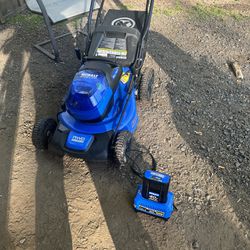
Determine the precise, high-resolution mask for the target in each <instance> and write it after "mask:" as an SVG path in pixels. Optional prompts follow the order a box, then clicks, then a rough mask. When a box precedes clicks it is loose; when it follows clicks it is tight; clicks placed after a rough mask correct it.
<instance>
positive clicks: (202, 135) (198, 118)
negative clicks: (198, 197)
mask: <svg viewBox="0 0 250 250" xmlns="http://www.w3.org/2000/svg"><path fill="white" fill-rule="evenodd" d="M150 39H151V42H150V43H149V46H148V52H149V54H150V55H151V56H152V58H153V59H154V60H155V61H156V62H157V63H158V64H159V66H160V67H161V68H162V69H163V70H164V71H165V73H166V74H167V75H168V76H169V77H170V78H171V79H172V81H171V83H169V84H168V87H167V89H166V91H167V92H168V94H169V97H170V100H171V104H172V108H173V120H174V122H175V126H176V128H177V130H178V132H179V133H180V135H181V136H182V137H183V138H184V140H185V141H186V143H187V144H188V145H189V146H190V147H191V149H192V150H193V151H194V152H195V153H197V154H198V155H200V156H201V157H202V158H204V159H205V160H206V161H208V162H209V163H210V164H211V165H212V167H213V171H214V173H215V174H216V175H217V176H218V177H219V178H220V180H221V182H222V183H223V184H224V186H225V189H226V191H227V194H228V197H229V198H230V200H231V204H232V206H233V207H234V210H235V212H236V214H237V215H238V217H239V218H240V219H241V221H243V222H244V223H246V224H247V225H248V226H250V224H249V221H250V218H249V213H247V211H248V205H247V204H249V194H250V193H249V186H248V185H249V160H250V155H249V152H250V151H249V137H250V132H249V131H250V127H249V124H250V113H249V105H250V104H249V100H250V90H249V88H245V87H243V86H240V85H236V84H235V83H234V82H233V80H232V79H230V78H229V76H227V75H225V73H223V72H221V71H220V70H219V69H218V68H216V67H215V66H214V65H213V64H212V63H210V62H208V60H207V59H206V58H205V57H201V58H200V60H197V61H196V60H194V59H193V58H192V56H191V55H189V54H187V53H185V52H184V51H183V50H182V49H180V48H179V47H178V46H176V45H175V44H173V43H172V42H170V41H169V40H168V39H167V38H166V37H164V36H163V35H162V34H160V33H157V32H151V34H150ZM163 51H164V53H163ZM197 132H198V133H197ZM219 166H222V167H223V168H225V169H224V170H222V169H223V168H222V167H219ZM239 199H240V200H239ZM237 201H238V203H237Z"/></svg>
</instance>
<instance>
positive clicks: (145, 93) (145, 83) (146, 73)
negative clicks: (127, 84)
mask: <svg viewBox="0 0 250 250" xmlns="http://www.w3.org/2000/svg"><path fill="white" fill-rule="evenodd" d="M154 77H155V73H154V70H153V69H152V68H145V69H144V70H143V72H142V75H141V80H140V84H139V88H138V99H139V100H148V101H149V100H150V99H151V98H152V91H153V84H154Z"/></svg>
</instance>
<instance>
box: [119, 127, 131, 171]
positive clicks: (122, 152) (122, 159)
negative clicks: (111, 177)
mask: <svg viewBox="0 0 250 250" xmlns="http://www.w3.org/2000/svg"><path fill="white" fill-rule="evenodd" d="M131 140H132V134H131V133H129V132H128V131H124V132H121V133H119V134H118V135H117V137H116V141H115V159H116V161H117V162H118V163H119V164H120V165H121V166H125V165H126V163H127V162H128V159H127V151H128V149H129V148H130V144H131Z"/></svg>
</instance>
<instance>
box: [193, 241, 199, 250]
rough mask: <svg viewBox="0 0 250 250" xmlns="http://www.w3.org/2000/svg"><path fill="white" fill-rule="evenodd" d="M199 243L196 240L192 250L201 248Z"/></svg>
mask: <svg viewBox="0 0 250 250" xmlns="http://www.w3.org/2000/svg"><path fill="white" fill-rule="evenodd" d="M199 246H200V245H199V243H198V242H197V240H194V241H193V242H192V248H193V249H198V248H199Z"/></svg>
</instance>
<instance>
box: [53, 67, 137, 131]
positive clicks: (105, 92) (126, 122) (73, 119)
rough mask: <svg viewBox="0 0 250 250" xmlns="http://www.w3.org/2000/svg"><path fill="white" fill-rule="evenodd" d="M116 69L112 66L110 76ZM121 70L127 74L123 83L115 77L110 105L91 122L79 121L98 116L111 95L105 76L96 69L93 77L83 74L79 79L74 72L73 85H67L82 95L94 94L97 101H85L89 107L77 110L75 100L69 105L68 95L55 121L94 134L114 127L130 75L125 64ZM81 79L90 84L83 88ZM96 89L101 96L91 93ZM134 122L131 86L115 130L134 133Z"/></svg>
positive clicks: (135, 112)
mask: <svg viewBox="0 0 250 250" xmlns="http://www.w3.org/2000/svg"><path fill="white" fill-rule="evenodd" d="M116 72H117V71H116V69H114V72H113V75H112V77H114V75H115V74H116ZM85 73H86V72H85ZM85 73H84V74H85ZM88 74H96V72H95V71H89V70H88ZM123 74H129V75H130V77H129V79H128V81H127V82H126V83H124V81H119V83H118V87H117V89H116V91H115V93H114V94H113V105H112V107H111V108H110V110H109V112H108V113H107V114H106V116H105V117H104V118H103V119H102V120H100V121H97V122H91V123H90V122H87V121H83V118H84V119H86V118H87V119H95V118H99V117H100V115H101V114H102V113H103V112H104V109H105V108H106V103H108V102H109V99H110V98H111V96H112V94H111V92H110V91H111V89H110V87H109V86H107V85H106V84H107V80H106V79H105V76H104V75H103V73H102V72H101V73H100V72H99V73H98V74H97V77H92V79H91V78H90V77H89V78H86V77H85V76H86V75H85V76H84V77H83V78H82V79H81V78H79V76H76V78H75V80H74V81H73V85H74V87H71V88H74V91H75V93H77V92H81V93H80V94H82V95H83V96H84V95H87V93H88V96H94V97H93V98H95V100H97V101H96V103H94V102H93V103H90V102H88V104H87V105H89V106H88V107H90V109H89V110H87V108H86V107H84V108H83V110H78V108H79V107H80V106H78V104H77V103H76V104H75V106H74V105H73V103H74V102H73V99H74V97H68V99H70V101H69V102H71V103H66V111H65V112H61V113H59V114H58V120H59V122H60V123H62V124H63V125H64V126H65V127H67V128H68V129H69V130H70V131H74V132H76V133H80V134H83V135H95V134H101V133H105V132H108V131H113V130H115V128H116V126H117V124H118V122H119V119H120V116H121V110H122V109H123V107H124V105H125V100H126V97H127V95H128V86H129V83H130V81H131V79H132V72H131V70H130V69H129V68H128V67H124V68H123ZM85 82H86V86H89V84H90V83H91V84H93V87H91V88H87V87H86V89H85V88H84V87H83V85H85ZM98 84H101V85H102V87H101V88H100V89H98ZM79 85H80V86H81V87H79V89H78V88H76V86H79ZM79 90H80V91H79ZM85 91H86V93H85ZM96 92H98V93H99V94H100V93H102V94H101V95H102V99H101V98H100V99H99V97H96V96H98V95H99V94H96V96H95V93H96ZM75 98H76V101H77V100H78V99H77V98H78V97H77V96H76V97H75ZM85 99H86V98H85ZM78 101H79V100H78ZM84 101H85V100H84ZM84 101H82V102H81V104H83V102H84ZM81 104H79V105H81ZM92 107H93V109H92ZM137 124H138V115H137V111H136V97H135V90H133V92H132V94H131V96H130V98H129V102H128V105H127V108H126V110H125V113H124V116H123V119H122V122H121V124H120V126H119V128H118V131H124V130H126V131H129V132H131V133H134V132H135V130H136V128H137Z"/></svg>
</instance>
